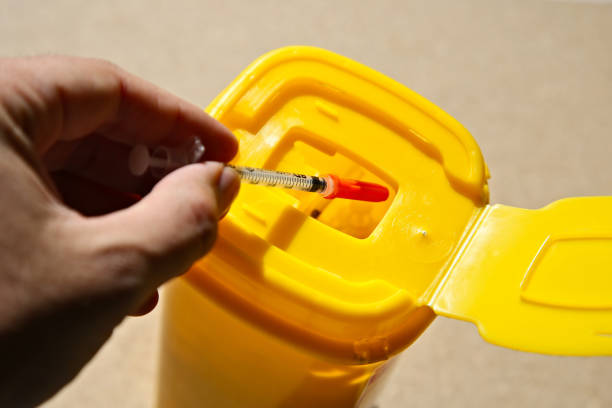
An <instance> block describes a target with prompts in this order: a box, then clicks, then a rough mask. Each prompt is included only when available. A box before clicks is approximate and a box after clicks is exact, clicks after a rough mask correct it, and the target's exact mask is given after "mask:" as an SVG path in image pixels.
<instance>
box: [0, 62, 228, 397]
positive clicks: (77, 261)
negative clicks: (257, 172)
mask: <svg viewBox="0 0 612 408" xmlns="http://www.w3.org/2000/svg"><path fill="white" fill-rule="evenodd" d="M194 136H195V137H199V138H200V139H201V140H202V142H203V143H204V145H205V146H206V153H205V157H204V160H207V161H220V162H224V161H228V160H230V159H231V158H232V157H233V156H234V154H235V153H236V150H237V142H236V140H235V138H234V137H233V135H232V134H231V133H230V132H229V131H228V130H227V129H226V128H224V127H223V126H222V125H221V124H219V123H218V122H216V121H215V120H213V119H212V118H210V117H209V116H208V115H206V114H205V113H204V112H203V111H202V110H201V109H200V108H198V107H196V106H194V105H191V104H189V103H187V102H185V101H182V100H180V99H179V98H177V97H175V96H173V95H170V94H169V93H167V92H165V91H163V90H161V89H158V88H157V87H155V86H154V85H152V84H150V83H147V82H146V81H144V80H142V79H139V78H137V77H135V76H133V75H130V74H128V73H126V72H125V71H123V70H121V69H120V68H118V67H116V66H114V65H112V64H110V63H107V62H103V61H98V60H89V59H80V58H68V57H34V58H22V59H0V197H1V198H0V211H1V212H0V265H2V266H1V269H0V299H1V304H0V362H1V364H0V406H11V407H17V406H33V405H36V404H38V403H41V402H42V401H44V400H45V399H47V398H49V397H50V396H52V395H53V394H54V393H55V392H56V391H58V390H59V389H60V388H61V387H62V386H63V385H65V384H66V383H67V382H69V381H70V380H71V379H72V378H73V377H74V376H75V375H76V374H77V373H78V372H79V370H80V369H81V368H82V367H83V366H84V365H85V363H86V362H87V361H88V360H89V359H91V357H92V356H93V355H94V354H95V353H96V352H97V350H98V349H99V348H100V347H101V346H102V344H103V343H104V342H105V341H106V340H107V339H108V338H109V337H110V335H111V333H112V331H113V329H114V328H115V327H116V326H117V325H118V324H119V323H120V322H121V321H122V320H123V318H124V317H125V316H126V315H128V314H138V313H139V312H146V311H147V310H150V309H151V308H152V307H154V305H155V302H156V300H157V297H156V289H157V287H158V286H159V285H161V284H162V283H164V282H165V281H167V280H168V279H170V278H172V277H174V276H177V275H179V274H181V273H183V272H184V271H186V270H187V268H188V267H189V266H190V265H191V264H192V263H193V262H194V261H195V260H197V259H198V258H199V257H201V256H202V255H204V254H205V253H206V252H207V251H208V250H209V249H210V248H211V246H212V244H213V242H214V239H215V233H216V225H217V220H218V218H219V217H220V215H222V214H223V213H224V212H225V211H226V210H227V208H228V207H229V205H230V203H231V201H232V200H233V198H234V197H235V195H236V193H237V191H238V188H239V180H238V178H237V175H236V174H235V173H234V172H233V171H232V170H230V169H224V166H223V165H222V164H220V163H214V162H208V163H206V164H193V165H189V166H186V167H183V168H181V169H178V170H176V171H174V172H173V173H171V174H169V175H168V176H166V177H165V178H164V179H162V180H161V181H160V182H159V183H157V184H155V185H154V181H153V180H150V179H147V178H135V177H132V176H131V175H130V174H129V171H128V167H127V155H128V152H129V149H130V145H134V144H141V143H142V144H147V145H151V146H154V145H158V144H169V145H171V144H180V143H183V142H185V141H187V140H190V139H191V138H193V137H194ZM96 182H101V183H103V184H105V185H106V187H102V186H101V185H100V184H99V183H96ZM149 191H150V192H149ZM147 192H148V194H146V193H147ZM131 193H136V194H140V195H143V194H146V195H145V196H144V198H143V199H142V200H140V201H138V202H136V203H134V200H131V197H133V194H131ZM131 204H133V205H131ZM143 308H144V309H143Z"/></svg>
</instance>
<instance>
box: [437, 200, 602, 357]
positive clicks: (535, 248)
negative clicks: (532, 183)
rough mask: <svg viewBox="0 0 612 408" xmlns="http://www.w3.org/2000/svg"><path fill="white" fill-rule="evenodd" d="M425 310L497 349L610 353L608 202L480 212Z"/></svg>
mask: <svg viewBox="0 0 612 408" xmlns="http://www.w3.org/2000/svg"><path fill="white" fill-rule="evenodd" d="M430 305H431V306H432V307H433V308H434V311H435V312H436V313H437V314H440V315H444V316H447V317H453V318H458V319H462V320H467V321H471V322H473V323H475V324H476V325H477V326H478V329H479V331H480V333H481V335H482V336H483V337H484V338H485V339H486V340H487V341H489V342H491V343H495V344H498V345H501V346H505V347H510V348H514V349H519V350H524V351H532V352H540V353H551V354H571V355H595V354H612V197H585V198H570V199H565V200H561V201H557V202H555V203H552V204H550V205H549V206H547V207H544V208H542V209H538V210H525V209H519V208H512V207H507V206H503V205H495V206H490V207H488V208H487V209H486V210H485V211H484V212H483V214H482V216H481V217H480V220H479V222H478V224H477V225H476V226H475V227H474V228H473V229H472V233H471V234H470V235H469V236H468V238H467V239H466V240H465V242H464V244H463V247H462V248H461V251H460V252H459V254H458V255H457V258H456V260H455V262H454V264H453V265H452V266H451V267H450V269H449V271H448V274H447V276H446V278H445V279H444V280H442V281H441V283H440V285H439V287H438V290H437V291H436V292H435V293H434V294H433V296H432V299H431V301H430Z"/></svg>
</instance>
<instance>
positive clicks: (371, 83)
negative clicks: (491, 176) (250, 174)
mask: <svg viewBox="0 0 612 408" xmlns="http://www.w3.org/2000/svg"><path fill="white" fill-rule="evenodd" d="M208 112H209V113H210V114H211V115H212V116H213V117H215V118H217V119H218V120H220V121H221V122H222V123H224V124H225V125H226V126H227V127H229V128H230V129H231V130H232V131H233V132H234V134H235V135H236V136H237V137H238V139H239V142H240V151H239V153H238V155H237V157H236V158H235V159H234V163H235V164H238V165H243V166H252V167H261V168H265V169H273V170H281V171H289V172H299V173H305V174H319V175H322V174H327V173H333V174H337V175H339V176H340V177H346V178H352V179H360V180H365V181H370V182H374V183H377V184H382V185H385V186H386V187H387V188H388V189H389V191H390V195H389V198H388V199H387V200H386V201H384V202H381V203H369V202H358V201H351V200H343V199H334V200H326V199H324V198H322V197H320V196H319V195H317V194H313V193H305V192H294V191H287V190H282V189H274V188H266V187H262V186H252V185H248V184H243V185H242V186H241V191H240V193H239V195H238V197H237V198H236V201H235V202H234V204H233V205H232V207H231V210H230V212H229V213H228V215H227V216H226V218H225V219H224V220H223V221H222V222H221V224H220V228H219V238H218V240H217V243H216V245H215V248H214V249H213V251H212V252H211V253H210V254H209V255H207V256H206V257H204V258H203V259H201V260H200V261H198V262H197V263H196V264H195V265H194V267H193V268H192V270H191V271H190V272H189V273H188V275H187V278H188V279H189V281H190V282H191V283H192V284H194V285H195V286H196V287H198V288H199V289H200V290H201V291H203V292H205V293H206V294H207V296H209V297H211V298H212V299H214V300H216V301H217V302H218V303H219V304H220V305H221V307H223V308H225V309H227V310H228V311H230V312H232V313H234V314H235V315H237V316H239V317H241V318H243V319H245V320H246V321H248V322H249V323H251V324H253V325H256V326H257V327H259V328H261V329H262V330H264V331H267V332H268V333H270V334H272V335H274V336H278V337H281V338H283V339H285V340H287V341H289V342H291V343H293V344H295V345H297V346H300V347H303V348H306V349H308V350H309V351H310V352H313V353H319V354H322V355H324V356H326V358H329V359H336V360H341V361H343V362H345V363H347V364H351V363H352V364H356V363H367V362H373V361H378V360H382V359H386V358H388V357H389V356H390V355H392V354H394V353H397V352H399V351H401V350H402V349H403V348H405V347H406V346H408V345H409V344H410V343H411V342H412V341H413V340H414V339H415V338H416V337H417V336H418V335H419V334H420V333H421V332H422V330H424V329H425V328H426V327H427V325H428V324H429V323H430V322H431V320H432V319H433V317H434V312H435V313H438V314H443V315H446V316H450V317H456V318H460V319H464V320H468V321H472V322H474V323H476V324H477V325H478V327H479V329H480V331H481V333H482V334H483V336H484V337H485V338H486V339H488V340H489V341H492V342H494V343H498V344H503V345H506V346H509V347H516V348H520V349H524V350H533V351H544V352H561V353H563V352H566V353H574V354H576V353H580V352H581V351H582V353H595V352H597V353H602V352H610V350H611V349H610V347H611V343H612V342H611V340H612V337H610V333H612V327H610V324H611V322H612V319H610V317H611V311H612V308H611V304H610V303H609V300H610V299H611V298H612V297H611V296H609V294H610V293H612V290H611V289H610V285H611V283H612V278H611V276H612V274H610V270H612V259H611V258H610V256H609V255H606V254H611V253H612V251H611V250H609V248H610V243H611V242H612V240H610V237H612V218H611V216H609V215H607V213H606V211H605V209H609V208H612V203H610V199H608V200H605V199H603V198H601V199H594V200H595V201H589V204H585V205H586V207H584V208H588V211H589V212H590V215H587V214H583V215H584V217H583V218H581V219H580V220H579V221H577V223H573V222H569V221H568V222H569V224H571V225H572V227H571V228H570V229H568V231H569V233H570V235H568V236H571V237H573V236H574V235H575V234H574V235H572V233H577V234H578V236H579V237H580V238H579V243H577V244H575V245H574V244H573V243H569V242H570V241H567V240H565V238H563V237H565V235H563V234H561V232H559V231H565V229H564V226H567V225H569V224H567V225H566V224H564V223H563V222H562V221H563V220H564V217H566V216H569V215H573V214H574V213H576V212H580V211H582V210H581V208H583V207H582V205H583V204H575V202H574V204H571V203H572V202H569V204H568V203H567V202H566V203H560V204H557V205H555V206H552V207H550V208H548V209H544V210H537V211H535V212H533V211H532V212H529V211H527V210H520V209H511V208H509V207H504V206H494V207H491V206H488V205H487V203H488V185H487V178H488V170H487V168H486V165H485V163H484V161H483V158H482V155H481V153H480V150H479V148H478V146H477V144H476V143H475V141H474V139H473V138H472V137H471V135H470V134H469V133H468V132H467V130H465V129H464V128H463V127H462V126H461V125H460V124H459V123H458V122H457V121H455V120H454V119H453V118H451V117H450V116H449V115H448V114H446V113H445V112H443V111H442V110H440V109H439V108H438V107H436V106H435V105H433V104H432V103H431V102H429V101H427V100H425V99H424V98H422V97H421V96H419V95H417V94H416V93H414V92H412V91H410V90H409V89H407V88H406V87H404V86H403V85H401V84H399V83H397V82H395V81H393V80H391V79H389V78H387V77H385V76H383V75H381V74H379V73H377V72H375V71H373V70H371V69H369V68H367V67H365V66H363V65H360V64H358V63H356V62H353V61H351V60H349V59H347V58H344V57H341V56H339V55H336V54H333V53H331V52H329V51H325V50H321V49H317V48H312V47H288V48H283V49H280V50H277V51H273V52H271V53H269V54H266V55H264V56H263V57H261V58H259V59H258V60H257V61H255V62H254V63H253V64H252V65H251V66H249V67H248V68H247V69H246V70H245V71H244V72H243V73H242V74H241V75H240V76H239V77H238V78H237V79H236V80H235V81H234V82H233V83H232V84H231V85H230V86H229V87H228V88H227V89H226V90H225V91H224V92H222V93H221V94H220V95H219V96H218V97H217V98H216V99H215V100H214V101H213V102H212V104H211V105H210V106H209V108H208ZM602 200H603V201H602ZM580 203H583V202H580ZM568 206H569V207H571V208H570V209H569V210H568V209H567V208H569V207H568ZM525 211H527V212H525ZM525 214H528V215H525ZM589 217H591V218H589ZM597 220H599V221H600V222H602V224H597ZM604 221H605V222H604ZM580 225H582V226H583V227H584V229H583V230H580ZM598 225H600V226H598ZM555 226H558V227H559V228H560V229H557V230H555V229H554V228H553V227H555ZM549 227H550V228H549ZM555 228H556V227H555ZM568 228H569V227H568ZM572 228H573V229H572ZM553 230H555V231H557V232H559V233H558V234H556V235H550V234H549V235H547V232H546V231H553ZM593 231H596V233H595V235H593V234H591V232H593ZM587 232H588V233H587ZM547 237H548V238H547ZM585 237H586V238H585ZM572 242H573V241H572ZM591 243H593V245H591ZM538 245H540V246H538ZM570 247H571V249H569V248H570ZM534 248H535V249H534ZM568 251H569V252H568ZM606 251H608V252H606ZM561 252H563V253H564V255H562V256H561V255H558V254H559V253H561ZM538 254H540V255H538ZM541 254H553V255H546V256H545V257H544V258H541ZM555 254H556V255H555ZM568 254H569V255H568ZM585 256H588V257H590V258H589V259H596V260H597V261H593V262H591V263H590V264H589V265H590V266H592V267H593V268H594V269H596V270H597V271H598V272H595V278H594V281H593V282H595V283H596V285H595V292H592V290H593V285H591V284H585V285H586V286H585V288H586V287H587V286H588V288H586V289H584V291H583V293H582V294H580V295H576V296H577V297H575V299H577V300H576V301H575V302H574V303H571V304H570V303H567V302H566V301H559V298H560V296H562V295H563V293H562V291H560V292H559V291H557V292H555V290H551V289H550V285H551V282H555V279H556V275H552V273H553V272H552V271H554V270H556V269H557V268H560V267H563V268H564V271H566V274H565V275H563V279H565V280H564V282H565V283H563V285H565V287H566V289H568V290H569V289H571V287H572V285H574V284H575V282H576V280H575V278H574V279H571V278H572V277H574V276H575V275H573V273H574V272H575V270H574V269H573V267H574V266H577V265H578V264H581V265H582V263H580V262H578V261H576V260H575V259H576V258H575V257H579V258H578V259H584V257H585ZM529 259H531V260H532V263H529ZM542 259H543V260H542ZM571 259H573V261H571V262H570V260H571ZM536 260H537V261H536ZM534 265H535V266H534ZM538 265H540V266H538ZM542 265H544V266H542ZM534 270H538V272H537V273H536V274H535V275H533V271H534ZM526 271H527V272H526ZM529 271H531V272H529ZM539 271H544V272H539ZM579 273H583V272H579ZM502 274H505V275H504V276H501V275H502ZM525 276H527V277H525ZM581 276H586V275H584V274H583V275H581ZM589 276H590V277H591V278H592V277H593V276H591V275H589ZM525 282H527V283H525ZM547 285H549V286H547ZM589 285H591V286H589ZM553 286H554V287H557V286H555V285H554V284H553ZM559 287H560V286H559ZM598 287H599V288H602V287H603V288H607V289H606V290H607V292H605V291H602V290H601V289H597V288H598ZM593 293H595V295H593ZM566 295H567V293H566ZM592 296H595V297H592ZM594 299H595V300H594ZM584 319H586V320H584ZM606 319H607V320H606ZM525 322H528V324H524V323H525ZM568 322H569V323H571V324H570V325H569V326H567V327H568V329H564V328H563V327H561V328H559V327H560V326H559V325H561V324H566V323H568ZM578 326H580V327H578ZM587 326H588V327H587ZM569 328H571V329H569ZM578 328H581V330H582V331H580V333H582V334H580V335H577V334H576V335H575V333H574V332H572V333H574V334H571V335H569V334H568V330H576V329H578ZM553 329H554V330H553ZM589 330H590V331H589ZM544 332H546V333H548V335H547V336H543V335H542V333H544ZM587 332H588V334H585V333H587ZM593 333H598V334H593ZM541 335H542V337H539V336H541ZM560 335H565V336H566V338H567V340H566V341H555V336H560ZM606 336H608V337H606ZM587 338H588V340H587ZM578 340H579V341H578ZM547 341H548V342H551V341H552V342H553V344H554V347H553V346H551V347H547V346H546V342H547ZM576 341H578V342H577V343H576ZM585 342H586V343H588V344H589V345H590V346H589V347H587V348H584V347H582V346H584V344H586V343H585ZM576 344H577V345H576ZM572 345H573V346H572Z"/></svg>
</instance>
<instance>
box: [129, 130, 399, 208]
mask: <svg viewBox="0 0 612 408" xmlns="http://www.w3.org/2000/svg"><path fill="white" fill-rule="evenodd" d="M204 151H205V148H204V145H203V144H202V142H200V140H199V139H197V138H195V139H194V141H193V144H192V145H191V146H181V147H177V148H170V147H165V146H159V147H157V148H155V149H154V150H153V153H152V154H151V153H149V149H148V148H147V147H146V146H143V145H139V146H135V147H134V148H133V149H132V151H131V153H130V158H129V167H130V171H131V172H132V174H134V175H137V176H140V175H143V174H145V173H146V171H147V170H150V171H151V173H152V174H153V175H154V176H156V177H163V176H164V175H165V174H167V173H169V172H170V171H172V170H174V169H177V168H179V167H181V166H185V165H187V164H190V163H195V162H197V161H199V160H200V159H201V158H202V156H203V154H204ZM228 166H229V167H231V168H233V169H234V170H236V172H237V173H238V174H239V175H240V178H241V179H242V180H243V181H246V182H249V183H251V184H261V185H265V186H269V187H282V188H287V189H292V190H300V191H309V192H313V193H320V194H321V195H322V196H323V197H324V198H328V199H332V198H347V199H350V200H360V201H372V202H378V201H385V200H386V199H387V198H388V197H389V190H388V189H387V188H386V187H385V186H382V185H380V184H375V183H369V182H366V181H359V180H351V179H342V178H340V177H338V176H336V175H335V174H328V175H325V176H322V177H319V176H307V175H304V174H296V173H286V172H282V171H274V170H264V169H257V168H253V167H242V166H233V165H228Z"/></svg>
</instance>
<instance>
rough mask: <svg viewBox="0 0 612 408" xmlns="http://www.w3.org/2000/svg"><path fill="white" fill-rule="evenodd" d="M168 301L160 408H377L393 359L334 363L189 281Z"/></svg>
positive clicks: (167, 295)
mask: <svg viewBox="0 0 612 408" xmlns="http://www.w3.org/2000/svg"><path fill="white" fill-rule="evenodd" d="M163 298H164V305H163V307H164V309H163V328H162V345H161V362H160V370H159V383H158V387H157V388H158V399H157V407H158V408H196V407H198V408H201V407H211V408H212V407H214V408H244V407H249V408H280V407H286V408H301V407H304V408H306V407H309V408H312V407H318V408H327V407H329V408H352V407H357V406H359V407H360V408H370V405H369V404H370V402H369V401H371V400H372V398H373V397H374V394H375V392H376V390H377V389H380V386H381V385H382V384H383V383H384V375H383V374H385V373H386V372H388V366H389V365H390V364H391V363H392V362H393V361H394V360H393V359H391V360H387V361H385V362H376V363H373V364H365V365H345V364H342V363H339V362H333V361H328V360H327V359H325V358H324V357H320V356H317V355H313V354H311V353H308V352H306V351H305V350H303V349H301V348H298V347H295V346H293V345H291V344H288V343H286V342H285V341H283V340H281V339H278V338H276V337H275V336H272V335H269V334H267V333H265V332H262V331H261V330H259V329H257V328H256V327H253V326H252V325H251V324H249V323H248V322H246V321H244V320H242V319H240V318H238V317H236V316H235V315H233V314H231V313H229V312H228V311H226V310H224V309H223V308H221V307H219V306H218V305H217V304H215V303H214V302H213V301H211V300H210V299H209V298H207V297H206V296H205V295H204V294H202V293H201V292H200V291H198V289H197V288H195V287H194V286H192V285H191V284H190V283H189V282H187V281H186V280H185V279H177V280H175V281H174V282H173V283H171V284H170V285H168V288H167V289H165V291H164V294H163Z"/></svg>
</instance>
